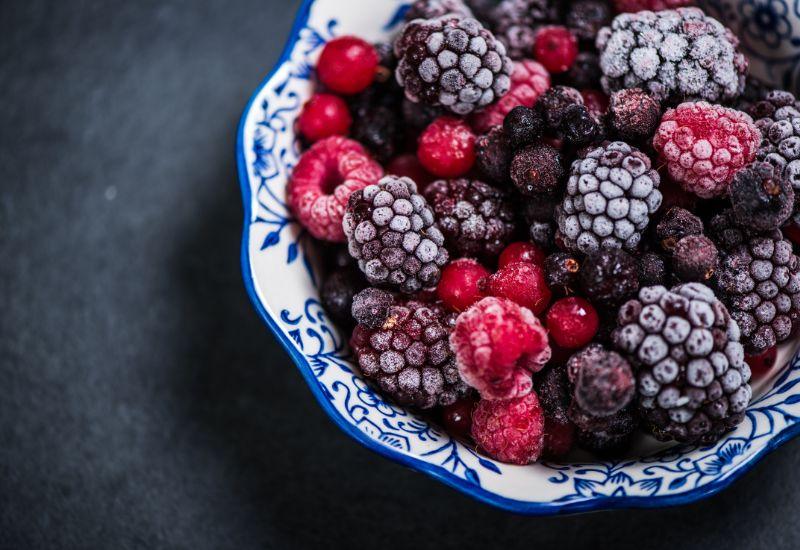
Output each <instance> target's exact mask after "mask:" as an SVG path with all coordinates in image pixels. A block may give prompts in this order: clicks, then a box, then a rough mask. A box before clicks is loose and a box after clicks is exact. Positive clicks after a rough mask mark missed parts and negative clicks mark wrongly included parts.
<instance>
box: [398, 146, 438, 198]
mask: <svg viewBox="0 0 800 550" xmlns="http://www.w3.org/2000/svg"><path fill="white" fill-rule="evenodd" d="M386 173H387V174H394V175H396V176H405V177H408V178H411V179H412V180H414V182H415V183H416V184H417V187H418V188H419V189H420V192H421V191H422V190H424V189H425V186H426V185H428V184H429V183H430V182H432V181H433V180H434V179H435V178H434V176H432V175H431V174H430V173H429V172H428V171H427V170H425V167H424V166H422V164H421V163H420V162H419V159H418V158H417V155H415V154H413V153H405V154H402V155H399V156H396V157H394V158H393V159H392V160H390V161H389V164H388V165H387V166H386Z"/></svg>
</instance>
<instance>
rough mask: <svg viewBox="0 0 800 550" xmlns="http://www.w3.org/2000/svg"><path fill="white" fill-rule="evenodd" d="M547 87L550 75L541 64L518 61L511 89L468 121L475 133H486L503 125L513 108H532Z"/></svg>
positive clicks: (512, 77) (528, 60) (526, 60)
mask: <svg viewBox="0 0 800 550" xmlns="http://www.w3.org/2000/svg"><path fill="white" fill-rule="evenodd" d="M549 87H550V73H548V72H547V69H545V68H544V66H542V64H541V63H538V62H536V61H533V60H532V59H520V60H519V61H516V62H514V72H512V73H511V89H509V90H508V93H507V94H506V95H504V96H503V97H501V98H500V100H499V101H497V102H496V103H492V104H491V105H489V106H488V107H486V108H485V109H484V110H482V111H480V112H478V113H475V114H473V115H472V117H471V118H470V121H471V122H472V125H473V126H474V127H475V129H476V130H477V131H479V132H488V131H489V129H490V128H491V127H493V126H498V125H501V124H503V119H504V118H505V116H506V115H507V114H508V113H509V112H511V109H513V108H514V107H516V106H518V105H522V106H524V107H533V105H534V104H535V103H536V100H537V99H539V96H540V95H542V94H543V93H544V92H545V90H547V89H548V88H549Z"/></svg>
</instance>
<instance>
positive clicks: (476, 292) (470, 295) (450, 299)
mask: <svg viewBox="0 0 800 550" xmlns="http://www.w3.org/2000/svg"><path fill="white" fill-rule="evenodd" d="M489 275H490V273H489V271H488V270H487V269H486V268H485V267H483V266H482V265H481V264H479V263H478V262H476V261H475V260H471V259H469V258H460V259H458V260H455V261H453V262H450V263H449V264H448V265H447V266H445V268H444V269H443V270H442V275H441V278H440V279H439V285H438V286H437V287H436V294H437V296H438V297H439V299H440V300H441V301H442V302H444V305H445V306H447V307H448V308H449V309H451V310H453V311H464V310H465V309H467V308H468V307H469V306H471V305H472V304H474V303H475V302H477V301H478V300H480V299H481V298H483V292H481V290H480V285H479V283H480V281H481V280H482V279H485V278H486V277H488V276H489Z"/></svg>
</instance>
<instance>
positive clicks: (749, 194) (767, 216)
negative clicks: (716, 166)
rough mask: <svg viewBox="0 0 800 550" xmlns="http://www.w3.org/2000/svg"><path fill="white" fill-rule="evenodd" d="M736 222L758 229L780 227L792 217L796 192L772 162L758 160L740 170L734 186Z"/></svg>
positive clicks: (732, 187) (732, 197) (733, 196)
mask: <svg viewBox="0 0 800 550" xmlns="http://www.w3.org/2000/svg"><path fill="white" fill-rule="evenodd" d="M730 195H731V205H732V206H733V216H734V219H735V220H736V223H738V224H739V225H743V226H746V227H749V228H752V229H755V230H757V231H769V230H771V229H777V228H778V227H780V226H781V225H783V223H784V222H785V221H786V220H788V219H789V216H790V215H791V214H792V208H793V207H794V199H795V193H794V189H793V188H792V186H791V185H790V184H789V182H788V181H786V180H784V179H783V178H781V176H780V172H779V171H778V170H776V169H775V168H774V167H773V166H772V165H771V164H768V163H766V162H756V163H754V164H752V165H750V166H749V167H747V168H743V169H742V170H739V172H737V173H736V175H735V176H734V178H733V183H731V189H730Z"/></svg>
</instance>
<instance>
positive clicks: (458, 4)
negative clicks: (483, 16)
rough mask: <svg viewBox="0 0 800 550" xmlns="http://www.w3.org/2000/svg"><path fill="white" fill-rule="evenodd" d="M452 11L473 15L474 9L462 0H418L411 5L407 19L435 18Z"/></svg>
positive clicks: (463, 15) (457, 13)
mask: <svg viewBox="0 0 800 550" xmlns="http://www.w3.org/2000/svg"><path fill="white" fill-rule="evenodd" d="M450 13H454V14H456V15H460V16H462V17H472V10H470V9H469V7H468V6H467V5H466V4H465V3H464V2H462V0H416V1H415V2H413V3H412V4H411V6H409V8H408V11H407V12H406V15H405V19H406V21H413V20H414V19H434V18H436V17H442V16H444V15H447V14H450Z"/></svg>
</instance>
